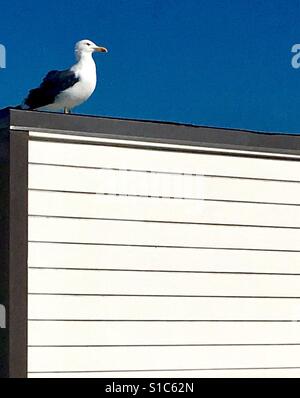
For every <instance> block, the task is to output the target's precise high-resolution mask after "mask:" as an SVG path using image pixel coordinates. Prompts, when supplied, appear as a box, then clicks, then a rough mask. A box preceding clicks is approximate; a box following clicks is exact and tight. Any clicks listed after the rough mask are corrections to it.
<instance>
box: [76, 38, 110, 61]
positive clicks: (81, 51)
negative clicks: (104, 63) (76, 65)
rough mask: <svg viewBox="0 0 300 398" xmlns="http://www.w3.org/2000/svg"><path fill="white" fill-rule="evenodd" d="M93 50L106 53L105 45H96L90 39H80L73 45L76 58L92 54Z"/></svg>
mask: <svg viewBox="0 0 300 398" xmlns="http://www.w3.org/2000/svg"><path fill="white" fill-rule="evenodd" d="M94 52H100V53H107V52H108V50H107V49H106V48H105V47H100V46H97V44H95V43H94V42H92V41H91V40H80V41H79V42H77V43H76V45H75V54H76V57H77V59H79V58H81V57H82V56H83V55H87V54H92V53H94Z"/></svg>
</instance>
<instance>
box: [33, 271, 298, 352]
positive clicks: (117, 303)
mask: <svg viewBox="0 0 300 398" xmlns="http://www.w3.org/2000/svg"><path fill="white" fill-rule="evenodd" d="M47 276H48V275H47V274H46V275H45V278H47ZM31 278H32V277H31ZM52 290H56V289H55V288H53V289H52ZM66 291H68V288H66ZM145 293H146V292H145ZM28 311H29V315H28V316H29V319H50V320H51V319H53V320H55V319H61V320H65V319H71V320H72V319H73V320H75V319H78V320H101V319H102V320H114V319H117V320H120V319H123V320H141V321H142V320H223V319H224V320H230V321H231V320H262V321H264V320H288V321H291V320H294V321H296V320H300V310H299V300H296V299H294V300H292V299H264V300H263V299H245V298H244V299H235V298H231V299H230V298H227V299H226V300H225V299H218V298H187V297H184V298H183V297H180V298H175V297H172V298H169V297H167V298H166V297H87V296H85V297H80V296H79V297H78V296H75V297H74V296H71V297H70V296H41V295H30V296H29V306H28ZM119 328H120V329H119V331H120V330H122V327H121V326H120V325H119ZM235 337H236V338H237V336H236V335H235ZM220 342H222V339H221V341H220ZM178 343H179V342H178ZM299 343H300V337H299ZM87 344H89V343H88V340H87Z"/></svg>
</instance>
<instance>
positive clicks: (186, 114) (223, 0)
mask: <svg viewBox="0 0 300 398" xmlns="http://www.w3.org/2000/svg"><path fill="white" fill-rule="evenodd" d="M0 7H1V9H0V18H1V19H0V43H2V44H4V45H5V46H6V48H7V68H6V69H0V108H2V107H5V106H7V105H16V104H18V103H19V102H20V101H21V100H22V98H23V97H24V96H25V94H26V93H27V91H28V89H30V88H33V87H35V86H37V85H39V83H40V80H41V78H42V77H43V76H44V75H45V73H46V72H47V71H48V70H49V69H64V68H66V67H69V66H71V64H72V63H73V60H74V58H73V57H74V56H73V47H74V43H75V42H76V41H78V40H80V39H85V38H88V39H91V40H93V41H95V42H97V43H98V44H99V45H103V46H106V47H108V49H109V50H110V52H109V54H107V55H106V54H96V55H95V59H96V62H97V66H98V73H99V77H100V82H99V83H100V84H99V85H98V86H97V89H96V92H95V93H94V95H93V96H92V98H91V99H90V100H89V101H88V102H87V103H85V104H84V105H82V106H80V107H78V108H77V109H76V110H75V112H76V113H82V114H95V115H103V116H113V117H126V118H141V119H155V120H168V121H176V122H183V123H193V124H199V125H211V126H220V127H235V128H246V129H253V130H262V131H282V132H290V133H300V112H299V109H300V69H293V68H292V67H291V57H292V53H291V47H292V45H293V44H295V43H300V1H299V0H86V1H83V0H82V1H79V0H77V1H74V0H60V1H58V0H52V1H45V0H27V1H24V0H22V1H20V0H14V1H7V0H2V1H1V5H0Z"/></svg>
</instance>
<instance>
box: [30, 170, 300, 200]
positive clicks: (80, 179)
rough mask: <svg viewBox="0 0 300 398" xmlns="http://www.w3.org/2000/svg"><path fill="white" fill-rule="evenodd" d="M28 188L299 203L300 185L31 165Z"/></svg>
mask: <svg viewBox="0 0 300 398" xmlns="http://www.w3.org/2000/svg"><path fill="white" fill-rule="evenodd" d="M29 188H32V189H47V190H61V191H75V192H89V193H110V194H123V195H144V196H149V195H150V196H162V197H179V198H182V197H183V198H192V199H203V198H206V199H217V200H239V201H254V202H271V203H272V202H274V203H287V204H298V205H299V204H300V183H299V184H298V183H292V182H277V181H276V182H274V181H257V180H243V179H240V180H234V179H228V178H213V177H202V176H186V175H165V174H153V173H147V172H145V173H136V172H128V171H114V170H112V171H111V170H93V169H80V168H79V169H76V168H68V167H59V166H41V165H30V166H29Z"/></svg>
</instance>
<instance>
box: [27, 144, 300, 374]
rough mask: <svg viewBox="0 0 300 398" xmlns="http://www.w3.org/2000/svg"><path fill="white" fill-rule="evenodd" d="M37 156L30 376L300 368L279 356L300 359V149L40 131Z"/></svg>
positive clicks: (32, 180) (33, 150)
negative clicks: (141, 143) (162, 144)
mask: <svg viewBox="0 0 300 398" xmlns="http://www.w3.org/2000/svg"><path fill="white" fill-rule="evenodd" d="M29 162H30V165H29V188H30V190H29V214H30V217H29V257H28V264H29V297H28V298H29V305H28V316H29V322H28V326H29V328H28V338H29V340H28V343H29V349H28V354H29V355H28V365H29V376H30V377H38V376H39V375H43V376H46V377H47V376H48V377H51V375H52V376H53V375H58V376H59V375H65V376H67V377H68V376H72V375H73V376H74V375H75V376H76V377H78V376H79V375H82V376H84V377H105V376H106V377H121V376H124V375H125V376H130V375H132V376H137V377H148V376H149V375H152V376H153V377H154V376H160V377H162V376H166V377H168V375H169V376H170V377H175V376H176V375H178V377H179V376H181V377H187V376H193V375H194V376H195V377H218V375H219V377H241V376H239V375H244V376H245V377H251V375H255V376H256V377H260V376H261V375H265V374H269V375H272V374H273V375H275V376H280V375H281V376H286V377H289V376H290V377H296V375H298V374H299V370H298V369H289V370H288V369H275V368H293V367H294V368H297V367H300V362H299V354H300V351H299V350H300V340H298V336H299V331H300V330H299V324H300V323H299V322H293V321H299V320H300V312H299V305H298V302H299V299H298V297H300V294H299V291H300V289H299V286H300V267H299V264H300V262H299V260H300V247H299V242H300V229H299V227H300V206H296V205H300V182H298V181H300V179H299V175H300V164H299V162H295V161H282V160H270V159H254V158H246V157H239V156H236V157H234V156H222V155H207V154H190V153H180V152H167V151H155V150H144V149H133V148H121V147H109V146H100V145H89V144H88V145H82V144H62V143H51V142H37V141H34V142H30V144H29ZM70 166H74V167H70ZM270 180H271V181H270ZM276 180H277V181H276ZM280 180H282V181H280ZM60 191H74V193H71V192H68V193H67V192H65V193H63V192H60ZM103 194H109V195H107V196H105V195H103ZM116 195H121V196H116ZM126 195H132V196H131V197H130V196H126ZM149 196H150V197H149ZM155 197H157V198H155ZM161 197H163V198H161ZM174 198H175V199H174ZM176 198H177V199H176ZM179 198H180V199H179ZM194 199H196V200H194ZM239 202H243V203H239ZM253 202H255V203H253ZM215 224H219V225H215ZM270 227H271V228H270ZM278 227H279V228H278ZM284 227H288V228H284ZM164 246H165V247H164ZM65 268H66V269H65ZM70 268H74V269H72V270H71V269H70ZM93 268H95V270H90V269H93ZM96 269H97V270H96ZM105 269H106V270H105ZM111 270H115V271H111ZM122 270H123V271H122ZM142 271H149V272H142ZM150 271H151V272H150ZM152 271H156V272H152ZM157 271H164V272H157ZM178 271H179V272H178ZM191 271H192V272H191ZM289 273H290V274H293V275H283V274H289ZM151 296H155V297H151ZM170 296H176V297H170ZM181 296H199V297H181ZM202 296H210V297H202ZM216 296H224V297H216ZM227 296H231V298H229V297H227ZM232 296H234V297H232ZM245 296H249V297H248V298H245ZM250 297H251V298H250ZM266 297H268V298H266ZM291 297H294V298H291ZM120 320H122V321H120ZM126 320H127V321H126ZM145 320H148V321H147V322H145ZM222 320H223V321H222ZM208 321H209V322H208ZM191 344H192V345H194V346H191ZM291 344H293V345H291ZM65 345H67V346H70V347H62V346H65ZM88 345H90V346H91V347H86V346H88ZM103 345H104V346H110V347H102V346H103ZM133 345H135V347H132V346H133ZM136 345H142V346H139V347H136ZM153 345H154V346H153ZM161 345H163V346H161ZM53 346H58V347H53ZM59 346H60V347H59ZM71 346H74V347H71ZM78 346H81V347H78ZM95 346H98V347H95ZM100 346H101V347H100ZM112 346H118V347H112ZM125 346H127V347H125ZM216 368H217V369H221V368H231V370H227V371H226V370H222V371H221V370H212V369H216ZM240 368H244V370H240ZM246 368H249V369H248V370H246ZM255 368H256V369H255ZM257 368H261V369H257ZM263 368H269V369H263ZM184 369H185V371H183V370H184ZM193 369H194V370H193ZM197 369H198V370H197ZM200 369H201V370H200ZM205 369H206V370H205ZM121 371H125V372H121ZM135 371H138V372H135ZM35 372H46V373H35ZM49 372H50V373H49ZM51 372H62V373H51ZM70 372H75V373H70ZM76 372H80V373H76ZM219 372H222V375H220V373H219ZM275 376H274V377H275ZM270 377H272V376H270Z"/></svg>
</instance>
